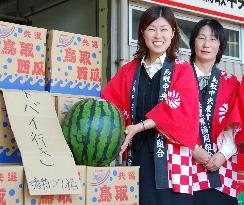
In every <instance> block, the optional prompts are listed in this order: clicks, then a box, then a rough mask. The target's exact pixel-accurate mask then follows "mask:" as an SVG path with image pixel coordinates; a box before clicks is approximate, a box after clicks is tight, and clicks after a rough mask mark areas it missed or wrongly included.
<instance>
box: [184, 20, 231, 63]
mask: <svg viewBox="0 0 244 205" xmlns="http://www.w3.org/2000/svg"><path fill="white" fill-rule="evenodd" d="M206 25H207V26H209V27H210V28H211V30H212V32H213V34H214V37H215V38H217V39H218V40H219V42H220V45H219V51H218V53H217V56H216V60H215V63H219V62H220V60H221V58H222V55H223V53H224V51H225V48H226V45H227V36H226V33H225V31H224V28H223V26H222V25H221V24H220V23H219V22H218V21H217V20H215V19H202V20H200V21H199V22H198V23H197V24H196V25H195V27H194V28H193V30H192V32H191V37H190V43H189V44H190V48H191V56H190V62H191V63H193V62H194V61H195V58H196V52H195V40H196V38H197V36H198V34H199V31H200V30H201V28H202V27H204V26H206Z"/></svg>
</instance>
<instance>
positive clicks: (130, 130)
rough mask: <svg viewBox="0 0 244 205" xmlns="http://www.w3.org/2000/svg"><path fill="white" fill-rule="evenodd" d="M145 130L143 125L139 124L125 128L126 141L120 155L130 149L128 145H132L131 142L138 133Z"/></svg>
mask: <svg viewBox="0 0 244 205" xmlns="http://www.w3.org/2000/svg"><path fill="white" fill-rule="evenodd" d="M143 130H144V127H143V124H142V123H138V124H135V125H129V126H127V127H126V128H125V134H126V137H125V141H124V143H123V144H122V146H121V151H120V154H122V153H123V152H124V151H125V150H126V148H127V147H128V144H129V143H130V141H131V140H132V138H133V137H134V136H135V134H137V133H138V132H141V131H143Z"/></svg>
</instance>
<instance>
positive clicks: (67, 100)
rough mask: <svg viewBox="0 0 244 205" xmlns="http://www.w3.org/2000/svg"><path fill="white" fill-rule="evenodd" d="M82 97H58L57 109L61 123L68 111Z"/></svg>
mask: <svg viewBox="0 0 244 205" xmlns="http://www.w3.org/2000/svg"><path fill="white" fill-rule="evenodd" d="M82 99H83V98H80V97H64V96H58V97H57V107H56V109H57V110H56V111H57V115H58V119H59V122H60V123H61V122H62V120H63V119H64V117H65V115H66V114H67V113H68V111H69V110H70V109H71V108H72V107H73V105H74V104H75V103H77V102H79V101H80V100H82Z"/></svg>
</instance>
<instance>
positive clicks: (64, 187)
mask: <svg viewBox="0 0 244 205" xmlns="http://www.w3.org/2000/svg"><path fill="white" fill-rule="evenodd" d="M3 96H4V100H5V104H6V108H7V112H8V116H9V120H10V124H11V128H12V131H13V133H14V136H15V139H16V142H17V144H18V147H19V149H20V152H21V156H22V161H23V164H24V169H25V174H26V178H27V183H28V188H29V191H30V194H31V195H51V194H53V195H55V194H81V185H80V182H79V176H78V174H77V170H76V167H75V162H74V159H73V156H72V153H71V151H70V149H69V147H68V145H67V144H66V142H65V139H64V137H63V133H62V130H61V127H60V124H59V121H58V118H57V114H56V112H55V109H54V105H53V101H52V98H51V96H50V94H49V93H47V92H34V91H17V90H16V91H15V90H4V91H3Z"/></svg>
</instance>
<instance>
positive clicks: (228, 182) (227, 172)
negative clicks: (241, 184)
mask: <svg viewBox="0 0 244 205" xmlns="http://www.w3.org/2000/svg"><path fill="white" fill-rule="evenodd" d="M214 148H215V149H217V145H216V144H214ZM192 164H193V169H192V180H193V191H199V190H204V189H209V188H210V183H209V180H208V174H207V170H206V169H205V167H203V166H202V165H201V164H198V163H196V162H195V160H194V159H193V158H192ZM236 164H237V157H236V155H233V156H232V157H231V158H230V159H229V160H227V161H226V162H225V163H224V165H223V166H222V167H220V169H219V174H220V180H221V182H222V187H219V188H216V189H217V190H219V191H221V192H223V193H225V194H228V195H230V196H232V197H236V188H237V187H236V185H237V181H236V180H237V172H236V171H235V168H236Z"/></svg>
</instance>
